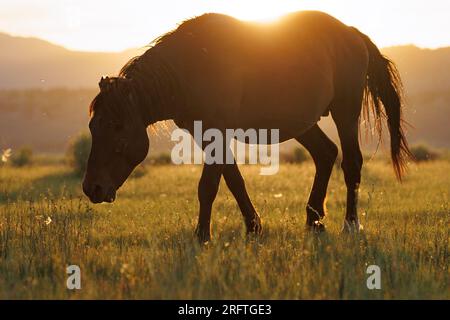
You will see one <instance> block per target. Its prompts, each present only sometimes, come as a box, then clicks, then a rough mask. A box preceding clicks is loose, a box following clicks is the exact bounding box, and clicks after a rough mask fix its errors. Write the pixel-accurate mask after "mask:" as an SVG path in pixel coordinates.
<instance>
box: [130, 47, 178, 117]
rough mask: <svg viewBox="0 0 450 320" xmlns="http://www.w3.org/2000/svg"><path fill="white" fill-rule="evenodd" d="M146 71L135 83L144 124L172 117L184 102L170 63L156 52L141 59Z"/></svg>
mask: <svg viewBox="0 0 450 320" xmlns="http://www.w3.org/2000/svg"><path fill="white" fill-rule="evenodd" d="M142 63H143V64H144V67H143V68H144V70H145V71H146V72H145V74H144V75H143V77H142V78H141V79H142V80H141V81H140V82H139V83H138V84H137V85H138V90H137V93H138V94H139V95H140V101H141V103H140V108H141V114H142V116H143V120H144V122H145V124H146V125H147V126H148V125H151V124H153V123H155V122H158V121H162V120H169V119H173V117H174V116H175V114H176V113H177V111H176V110H178V109H179V108H180V107H181V104H183V103H184V100H183V94H182V92H181V89H180V86H179V83H178V81H177V79H176V76H175V73H174V72H173V70H172V69H171V67H170V65H169V64H168V63H167V62H166V61H164V59H162V58H161V57H160V56H159V55H158V54H155V55H153V56H149V57H148V58H146V59H145V60H143V61H142Z"/></svg>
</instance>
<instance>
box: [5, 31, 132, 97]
mask: <svg viewBox="0 0 450 320" xmlns="http://www.w3.org/2000/svg"><path fill="white" fill-rule="evenodd" d="M0 48H1V50H0V89H25V88H52V87H67V88H93V87H94V86H96V85H97V83H98V80H99V78H100V76H101V75H107V74H117V73H118V71H119V70H120V68H121V67H122V65H124V64H125V62H126V61H128V60H129V59H130V58H131V57H133V56H134V55H136V54H137V53H138V52H139V50H137V49H136V50H135V49H130V50H126V51H124V52H120V53H105V52H79V51H71V50H67V49H66V48H64V47H61V46H58V45H55V44H52V43H50V42H47V41H44V40H40V39H36V38H23V37H13V36H9V35H7V34H4V33H0Z"/></svg>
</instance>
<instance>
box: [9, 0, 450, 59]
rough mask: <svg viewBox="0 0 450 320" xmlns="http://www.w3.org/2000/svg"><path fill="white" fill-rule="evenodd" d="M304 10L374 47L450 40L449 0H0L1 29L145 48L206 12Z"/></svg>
mask: <svg viewBox="0 0 450 320" xmlns="http://www.w3.org/2000/svg"><path fill="white" fill-rule="evenodd" d="M302 9H317V10H322V11H325V12H328V13H330V14H332V15H334V16H335V17H337V18H339V19H341V20H342V21H343V22H345V23H347V24H349V25H354V26H356V27H358V28H359V29H360V30H361V31H363V32H365V33H367V34H368V35H369V36H370V37H371V38H372V39H373V40H374V41H375V42H376V43H377V44H378V45H380V46H390V45H397V44H416V45H418V46H420V47H430V48H434V47H440V46H449V45H450V0H426V1H425V0H370V1H369V0H368V1H366V0H161V1H150V0H147V1H144V0H126V1H118V0H39V1H37V0H0V32H7V33H10V34H13V35H23V36H36V37H39V38H43V39H46V40H49V41H51V42H54V43H57V44H61V45H63V46H65V47H67V48H70V49H76V50H96V51H111V50H114V51H117V50H123V49H126V48H130V47H140V46H143V45H145V44H147V43H148V42H149V41H150V40H152V39H153V38H155V37H156V36H158V35H160V34H161V33H163V32H165V31H168V30H170V29H172V28H174V27H175V26H176V24H177V23H178V22H180V21H182V20H184V19H186V18H190V17H193V16H195V15H198V14H201V13H204V12H220V13H226V14H230V15H233V16H235V17H238V18H242V19H249V20H267V19H271V18H274V17H276V16H279V15H282V14H283V13H286V12H289V11H295V10H302Z"/></svg>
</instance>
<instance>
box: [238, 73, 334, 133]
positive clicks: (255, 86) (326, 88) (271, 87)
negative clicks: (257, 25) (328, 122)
mask: <svg viewBox="0 0 450 320" xmlns="http://www.w3.org/2000/svg"><path fill="white" fill-rule="evenodd" d="M272 70H273V69H272ZM332 96H333V88H332V81H331V79H329V78H327V77H326V76H323V74H321V73H312V71H311V70H308V69H307V68H301V67H298V68H294V69H289V70H280V69H278V70H276V71H272V72H270V69H266V70H264V69H263V70H258V71H255V72H254V73H253V74H252V73H249V74H247V75H246V77H245V78H244V88H243V93H242V100H241V104H240V107H239V110H238V117H237V118H238V119H240V121H241V122H242V123H243V124H244V125H246V126H248V127H252V126H254V127H268V126H269V127H270V128H279V129H286V130H298V131H303V130H307V129H309V128H310V127H311V126H312V125H314V124H315V123H317V122H318V121H319V120H320V117H321V116H322V115H323V114H324V113H326V111H327V109H328V107H329V105H330V103H331V100H332Z"/></svg>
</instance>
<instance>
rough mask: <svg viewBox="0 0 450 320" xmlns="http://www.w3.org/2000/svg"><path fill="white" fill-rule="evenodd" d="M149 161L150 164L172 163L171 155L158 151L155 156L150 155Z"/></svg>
mask: <svg viewBox="0 0 450 320" xmlns="http://www.w3.org/2000/svg"><path fill="white" fill-rule="evenodd" d="M149 162H150V163H151V164H156V165H158V164H171V163H172V157H171V156H170V153H166V152H163V153H160V154H158V155H156V156H151V157H150V159H149Z"/></svg>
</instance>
